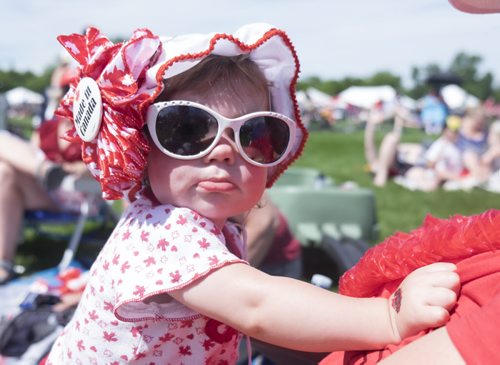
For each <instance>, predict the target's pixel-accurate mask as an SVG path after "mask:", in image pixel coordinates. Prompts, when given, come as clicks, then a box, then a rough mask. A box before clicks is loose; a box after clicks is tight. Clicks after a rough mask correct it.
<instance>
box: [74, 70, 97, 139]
mask: <svg viewBox="0 0 500 365" xmlns="http://www.w3.org/2000/svg"><path fill="white" fill-rule="evenodd" d="M73 120H74V121H75V128H76V132H77V133H78V135H79V136H80V138H81V139H83V140H84V141H86V142H90V141H92V140H94V138H95V137H96V136H97V134H98V133H99V128H100V126H101V120H102V99H101V92H100V91H99V86H98V85H97V82H95V80H94V79H92V78H90V77H84V78H83V79H81V80H80V82H79V83H78V86H77V87H76V92H75V101H74V103H73Z"/></svg>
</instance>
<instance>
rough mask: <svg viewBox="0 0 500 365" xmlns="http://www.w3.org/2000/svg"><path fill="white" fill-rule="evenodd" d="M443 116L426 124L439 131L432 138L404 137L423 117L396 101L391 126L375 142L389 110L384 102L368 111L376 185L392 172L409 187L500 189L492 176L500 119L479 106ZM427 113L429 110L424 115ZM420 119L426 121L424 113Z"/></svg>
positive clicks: (499, 158) (368, 147) (498, 164)
mask: <svg viewBox="0 0 500 365" xmlns="http://www.w3.org/2000/svg"><path fill="white" fill-rule="evenodd" d="M439 116H440V118H441V122H433V123H428V124H427V129H429V130H432V132H433V133H438V135H437V137H435V138H433V139H432V140H431V141H425V142H424V141H423V142H422V143H403V142H401V139H402V134H403V130H404V126H405V125H407V124H413V125H414V124H415V121H416V120H417V121H418V120H419V117H418V116H416V115H415V114H414V113H412V112H411V111H409V110H407V109H406V108H404V107H402V106H397V107H396V108H395V111H394V115H393V116H392V118H391V120H393V127H392V129H391V131H390V132H388V133H387V134H386V135H384V137H383V139H382V141H381V143H380V146H379V147H378V148H377V146H376V142H375V139H376V130H377V127H378V126H380V125H381V124H382V123H383V122H384V120H385V119H386V118H387V115H386V114H385V113H384V111H383V110H382V108H381V106H380V104H377V105H375V106H374V107H373V108H372V109H371V110H370V112H369V114H368V118H367V123H366V127H365V142H364V149H365V157H366V161H367V163H368V166H369V170H370V172H371V173H372V174H373V183H374V185H375V186H379V187H381V186H384V185H385V184H386V183H387V180H388V179H389V178H394V181H395V182H396V183H397V184H400V185H402V186H404V187H406V188H408V189H410V190H421V191H434V190H436V189H438V188H440V187H442V188H444V189H446V190H459V189H461V190H470V189H472V188H474V187H479V186H483V187H488V189H491V190H496V191H499V190H500V186H496V187H495V186H494V185H493V183H492V180H493V179H495V176H496V175H495V174H497V173H498V171H499V168H500V143H499V141H500V135H499V130H500V120H490V118H488V116H487V114H486V113H485V111H484V109H483V108H482V107H481V106H477V107H473V108H468V109H466V110H465V112H464V113H463V114H462V115H457V114H449V113H440V114H439ZM426 117H428V115H426ZM420 122H421V125H422V126H424V125H425V123H424V122H423V119H420Z"/></svg>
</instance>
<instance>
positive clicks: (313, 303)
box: [171, 264, 455, 352]
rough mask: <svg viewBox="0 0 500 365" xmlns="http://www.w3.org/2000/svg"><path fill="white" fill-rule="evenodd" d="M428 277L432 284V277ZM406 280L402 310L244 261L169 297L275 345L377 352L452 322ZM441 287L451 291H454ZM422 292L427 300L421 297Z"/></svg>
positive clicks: (385, 301)
mask: <svg viewBox="0 0 500 365" xmlns="http://www.w3.org/2000/svg"><path fill="white" fill-rule="evenodd" d="M453 269H454V265H451V266H450V265H448V266H447V269H446V270H445V269H444V268H442V270H443V271H444V272H447V273H452V271H451V270H453ZM424 274H425V275H423V276H425V277H426V278H427V279H428V277H429V275H428V273H426V272H425V273H424ZM420 275H422V273H420ZM443 276H444V275H443ZM413 277H414V276H412V275H410V276H409V278H408V279H411V278H413ZM408 279H407V280H405V282H404V283H403V285H402V286H401V288H402V291H401V292H402V293H403V297H402V305H403V306H402V309H401V310H400V312H399V313H396V310H395V309H394V308H393V307H392V306H391V305H390V301H388V300H387V299H384V298H363V299H359V298H351V297H346V296H342V295H339V294H336V293H332V292H330V291H327V290H324V289H321V288H318V287H315V286H313V285H310V284H307V283H305V282H301V281H298V280H293V279H289V278H285V277H273V276H269V275H267V274H265V273H262V272H260V271H258V270H256V269H254V268H252V267H249V266H247V265H245V264H232V265H227V266H225V267H223V268H220V269H218V270H216V271H214V272H213V273H211V274H210V275H208V276H206V277H205V278H203V279H200V280H199V281H197V282H195V283H193V284H192V285H190V286H188V287H185V288H183V289H180V290H177V291H174V292H172V293H171V295H172V296H173V297H174V298H175V299H177V300H178V301H180V302H182V303H184V304H185V305H186V306H188V307H190V308H192V309H194V310H196V311H198V312H200V313H203V314H205V315H207V316H209V317H211V318H214V319H217V320H219V321H221V322H224V323H226V324H228V325H230V326H232V327H234V328H236V329H238V330H240V331H241V332H243V333H245V334H247V335H249V336H251V337H255V338H257V339H259V340H261V341H264V342H269V343H271V344H274V345H278V346H283V347H287V348H292V349H296V350H301V351H310V352H313V351H314V352H322V351H333V350H338V349H343V350H348V349H375V348H380V347H382V346H383V345H385V344H388V343H396V342H399V340H400V335H399V333H401V334H402V335H403V336H406V335H409V334H413V333H416V332H418V331H419V330H421V329H424V328H427V327H429V326H435V325H439V324H442V323H443V322H442V321H443V320H445V319H446V318H447V311H446V310H445V309H442V310H441V311H438V310H436V307H433V306H429V304H432V305H436V304H437V303H436V302H432V301H431V302H428V301H427V299H428V298H429V297H428V296H427V293H421V290H422V288H423V286H422V285H421V286H418V290H417V291H415V290H413V288H412V289H411V290H410V288H407V287H406V286H405V283H406V282H407V281H408ZM410 281H411V280H410ZM451 281H453V280H451ZM428 282H429V280H427V283H428ZM434 284H435V283H432V285H434ZM439 285H442V284H439ZM453 285H455V284H453ZM453 285H448V286H447V287H451V286H453ZM445 287H446V285H445ZM427 289H432V288H429V287H427ZM436 289H442V290H443V291H446V294H448V290H449V289H443V288H436ZM431 291H432V292H434V290H431ZM438 291H440V290H438ZM441 294H442V293H441ZM419 295H422V298H417V297H418V296H419ZM436 296H437V297H439V302H440V303H441V302H442V303H444V305H445V307H449V306H450V303H449V302H450V299H448V300H444V299H442V298H440V295H437V294H436ZM445 296H446V295H445ZM450 297H451V295H449V296H448V298H450ZM434 299H435V298H434ZM451 301H453V299H451ZM453 303H454V302H453ZM408 316H410V318H409V317H408ZM445 317H446V318H445Z"/></svg>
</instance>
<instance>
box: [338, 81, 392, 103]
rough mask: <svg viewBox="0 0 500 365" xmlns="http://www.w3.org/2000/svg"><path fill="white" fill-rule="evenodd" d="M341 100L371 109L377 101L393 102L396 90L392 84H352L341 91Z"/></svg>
mask: <svg viewBox="0 0 500 365" xmlns="http://www.w3.org/2000/svg"><path fill="white" fill-rule="evenodd" d="M338 96H339V100H340V101H342V102H344V103H348V104H351V105H354V106H357V107H359V108H363V109H369V108H371V107H372V106H373V105H374V104H375V103H376V102H378V101H383V102H386V103H393V102H394V101H395V99H396V96H397V94H396V90H394V88H393V87H392V86H389V85H383V86H351V87H348V88H347V89H345V90H344V91H342V92H340V93H339V95H338Z"/></svg>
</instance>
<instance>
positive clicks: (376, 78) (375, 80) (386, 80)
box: [366, 71, 402, 91]
mask: <svg viewBox="0 0 500 365" xmlns="http://www.w3.org/2000/svg"><path fill="white" fill-rule="evenodd" d="M366 85H368V86H379V85H389V86H392V87H393V88H395V89H396V90H397V91H401V89H402V86H401V77H399V76H396V75H393V74H392V73H390V72H388V71H382V72H377V73H376V74H375V75H373V76H372V77H370V78H368V79H367V80H366Z"/></svg>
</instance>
